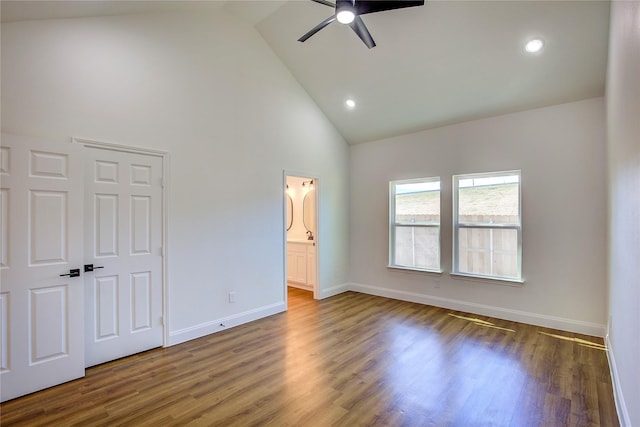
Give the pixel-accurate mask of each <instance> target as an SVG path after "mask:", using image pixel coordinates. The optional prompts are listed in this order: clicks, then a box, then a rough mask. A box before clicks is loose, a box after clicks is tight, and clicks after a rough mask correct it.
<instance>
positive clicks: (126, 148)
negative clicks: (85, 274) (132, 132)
mask: <svg viewBox="0 0 640 427" xmlns="http://www.w3.org/2000/svg"><path fill="white" fill-rule="evenodd" d="M71 142H72V143H74V144H80V145H82V146H83V147H85V148H97V149H101V150H110V151H120V152H125V153H133V154H142V155H146V156H156V157H160V158H161V159H162V330H163V331H162V337H163V340H162V341H163V342H162V346H163V347H167V346H168V345H169V328H168V327H167V325H169V310H168V306H169V304H168V297H169V293H168V290H167V277H168V276H167V259H168V256H169V253H168V252H169V251H168V249H167V246H168V245H167V243H168V242H167V236H168V232H167V231H168V228H167V227H168V223H169V218H168V200H167V199H168V197H167V196H168V182H169V180H168V175H169V152H168V151H164V150H156V149H151V148H143V147H134V146H130V145H122V144H115V143H112V142H104V141H95V140H91V139H85V138H71Z"/></svg>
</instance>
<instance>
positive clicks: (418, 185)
mask: <svg viewBox="0 0 640 427" xmlns="http://www.w3.org/2000/svg"><path fill="white" fill-rule="evenodd" d="M389 266H390V267H397V268H407V269H412V270H425V271H437V272H440V178H425V179H413V180H405V181H391V182H390V183H389Z"/></svg>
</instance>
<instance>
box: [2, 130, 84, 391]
mask: <svg viewBox="0 0 640 427" xmlns="http://www.w3.org/2000/svg"><path fill="white" fill-rule="evenodd" d="M0 151H1V156H0V159H1V160H0V179H1V187H2V189H1V192H0V194H1V197H0V212H1V218H2V219H1V221H0V223H1V227H0V232H1V235H0V242H1V244H0V248H1V249H0V268H1V273H0V274H1V287H0V383H1V400H2V401H5V400H8V399H12V398H15V397H18V396H21V395H24V394H27V393H31V392H34V391H37V390H41V389H43V388H46V387H50V386H53V385H56V384H59V383H63V382H66V381H70V380H72V379H75V378H78V377H82V376H84V344H83V338H84V326H83V323H84V311H83V302H84V301H83V283H82V278H81V277H77V276H76V277H72V276H71V275H70V270H72V269H81V268H82V261H83V257H84V253H83V237H82V233H83V229H82V209H83V194H84V193H83V191H82V185H83V181H84V179H83V170H82V168H83V166H82V157H81V153H80V150H79V147H77V146H75V145H74V144H70V143H66V144H53V143H50V142H46V143H45V142H42V141H38V140H34V139H31V138H25V137H19V136H15V135H8V134H2V147H1V150H0ZM64 274H66V276H62V275H64Z"/></svg>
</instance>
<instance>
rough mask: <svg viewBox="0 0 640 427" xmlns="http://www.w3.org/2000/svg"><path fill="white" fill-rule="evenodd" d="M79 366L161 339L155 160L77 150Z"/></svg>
mask: <svg viewBox="0 0 640 427" xmlns="http://www.w3.org/2000/svg"><path fill="white" fill-rule="evenodd" d="M85 263H86V264H92V265H93V267H94V270H93V271H92V272H87V273H84V277H85V279H84V280H85V309H86V333H85V348H86V353H85V355H86V366H93V365H96V364H99V363H103V362H106V361H109V360H113V359H116V358H119V357H123V356H127V355H130V354H134V353H138V352H141V351H144V350H148V349H151V348H154V347H159V346H161V345H162V343H163V326H162V158H161V157H157V156H151V155H141V154H134V153H126V152H120V151H110V150H102V149H95V148H86V149H85Z"/></svg>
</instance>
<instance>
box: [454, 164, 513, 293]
mask: <svg viewBox="0 0 640 427" xmlns="http://www.w3.org/2000/svg"><path fill="white" fill-rule="evenodd" d="M520 201H521V197H520V171H509V172H497V173H487V174H472V175H456V176H454V177H453V273H454V274H461V275H467V276H479V277H487V278H492V279H501V280H510V281H521V280H522V213H521V203H520Z"/></svg>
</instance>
